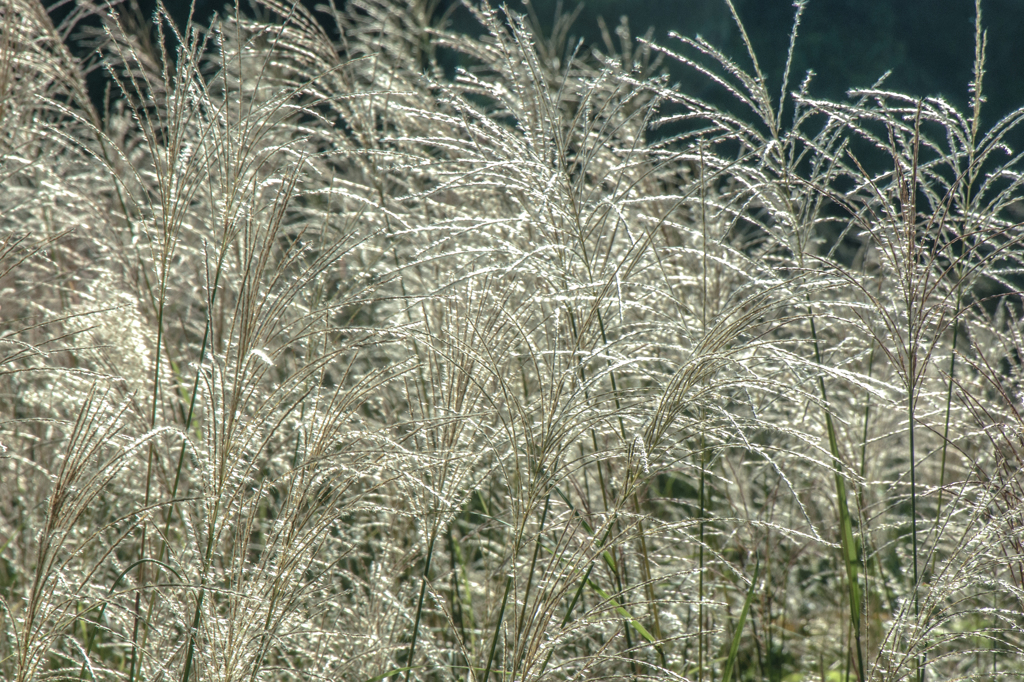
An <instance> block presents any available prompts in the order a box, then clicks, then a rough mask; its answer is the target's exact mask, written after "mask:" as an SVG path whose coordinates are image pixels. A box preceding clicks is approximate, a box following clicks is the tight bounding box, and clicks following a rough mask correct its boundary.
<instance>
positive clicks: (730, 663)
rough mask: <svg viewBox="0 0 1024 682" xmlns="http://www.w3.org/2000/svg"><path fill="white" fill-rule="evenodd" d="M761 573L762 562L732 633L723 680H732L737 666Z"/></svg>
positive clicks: (755, 569)
mask: <svg viewBox="0 0 1024 682" xmlns="http://www.w3.org/2000/svg"><path fill="white" fill-rule="evenodd" d="M760 573H761V562H760V560H758V562H757V563H756V564H754V577H753V578H752V579H751V581H750V588H749V589H748V590H747V597H746V599H744V600H743V610H741V611H740V617H739V618H738V619H737V620H736V632H734V633H733V635H732V645H731V646H730V647H729V658H727V659H726V661H725V669H724V670H723V671H722V682H730V681H731V680H732V671H733V669H734V668H735V667H736V655H737V654H738V653H739V651H740V639H741V638H742V636H743V626H744V625H745V624H746V622H747V614H748V613H749V612H750V604H751V602H753V601H754V588H755V587H756V586H757V579H758V577H759V575H760Z"/></svg>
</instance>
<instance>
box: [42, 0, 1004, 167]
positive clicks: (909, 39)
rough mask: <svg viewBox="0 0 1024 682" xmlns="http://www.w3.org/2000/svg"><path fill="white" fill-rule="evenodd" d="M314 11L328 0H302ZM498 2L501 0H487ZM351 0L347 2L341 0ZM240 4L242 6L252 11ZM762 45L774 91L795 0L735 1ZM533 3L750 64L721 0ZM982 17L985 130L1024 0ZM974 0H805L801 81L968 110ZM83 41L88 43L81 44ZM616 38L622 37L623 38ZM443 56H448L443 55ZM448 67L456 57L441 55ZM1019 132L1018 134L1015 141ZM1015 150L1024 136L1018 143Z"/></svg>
mask: <svg viewBox="0 0 1024 682" xmlns="http://www.w3.org/2000/svg"><path fill="white" fill-rule="evenodd" d="M303 2H304V4H305V5H306V6H307V7H310V8H311V9H314V10H315V9H316V7H317V6H318V5H323V4H324V3H325V2H329V0H303ZM423 2H425V3H426V4H427V5H428V6H432V7H433V10H434V16H435V21H436V22H442V21H443V22H444V23H446V24H447V25H448V26H449V27H450V28H453V29H456V30H459V31H464V32H476V31H478V30H479V27H478V26H477V25H476V23H475V22H474V20H473V18H472V17H471V16H470V14H469V12H467V11H466V10H465V8H463V7H462V6H461V0H423ZM490 2H491V3H492V4H493V5H495V6H500V5H501V4H503V3H502V2H500V1H499V0H490ZM335 3H336V5H338V6H340V5H344V4H345V0H335ZM47 4H49V5H51V6H52V7H53V8H54V9H53V12H54V13H55V14H57V15H59V14H61V13H62V12H67V11H68V10H69V7H70V4H69V3H62V2H60V1H59V0H49V2H48V3H47ZM155 4H156V3H155V0H129V2H128V3H126V5H129V6H133V7H134V8H137V9H138V14H139V15H140V16H144V17H150V16H152V13H153V9H154V7H155ZM165 4H166V6H167V8H168V9H169V10H170V12H171V13H172V14H173V15H175V16H176V18H177V19H178V21H179V23H180V24H181V25H184V23H185V21H186V18H187V17H188V13H189V10H190V7H194V14H193V16H194V18H195V19H197V20H198V21H200V22H201V23H204V24H206V23H208V22H209V18H210V16H211V15H212V14H213V13H214V12H217V11H220V10H222V9H223V8H224V6H225V3H224V2H222V1H221V0H196V2H195V3H194V5H193V4H192V3H189V2H187V1H186V0H167V1H166V2H165ZM246 4H247V3H245V2H243V3H242V5H243V6H242V8H241V9H242V11H246V8H245V5H246ZM504 4H507V5H508V6H509V8H510V9H513V10H516V11H519V12H523V13H526V12H528V11H529V10H530V9H531V8H528V7H527V5H526V4H525V3H524V2H523V1H522V0H510V1H509V2H507V3H504ZM733 4H734V6H735V7H736V10H737V11H738V12H739V14H740V17H741V19H742V20H743V22H744V24H745V25H746V28H747V32H748V34H749V36H750V40H751V42H752V43H753V46H754V49H755V51H756V52H757V54H758V58H759V60H760V65H761V68H762V69H764V71H765V74H766V75H767V76H768V78H769V79H770V81H771V85H772V86H773V89H775V88H778V87H779V86H780V85H781V73H782V69H783V67H784V62H785V57H786V48H787V41H788V37H789V32H790V29H791V28H792V22H793V15H794V11H795V10H794V6H793V2H792V0H734V3H733ZM532 5H533V7H532V10H533V12H534V15H535V17H536V18H537V19H539V21H540V23H541V24H542V26H543V27H544V29H545V31H546V32H550V30H551V28H552V25H553V22H554V19H555V17H556V16H557V15H558V14H569V15H572V14H576V13H578V14H577V16H576V19H575V21H574V22H573V23H572V25H571V28H570V30H569V32H568V38H569V40H568V44H570V45H574V44H575V43H576V41H577V40H582V41H583V43H584V46H588V45H594V46H598V47H600V46H602V45H603V38H602V32H601V22H602V21H603V22H604V24H605V26H606V27H607V29H608V31H609V33H610V34H612V35H613V36H614V34H615V32H616V30H617V29H618V28H619V26H620V25H621V23H620V22H621V18H622V17H627V19H628V25H629V30H630V32H631V33H632V34H633V35H634V36H636V35H644V34H645V33H646V32H647V31H648V30H650V31H651V37H652V38H653V39H654V40H655V41H657V42H658V43H659V44H662V45H666V46H670V47H671V46H673V43H677V42H678V41H675V40H673V39H672V38H670V37H669V33H670V32H676V33H678V34H680V35H685V36H693V35H697V34H700V35H702V36H703V37H705V38H707V39H708V40H709V41H710V42H711V43H712V44H714V45H716V46H718V47H719V48H721V49H722V51H723V52H725V54H727V55H729V56H731V57H733V58H734V59H737V60H738V61H739V62H740V64H741V65H742V66H744V67H746V66H749V63H748V60H746V59H745V55H746V49H745V47H744V45H743V41H742V36H741V35H740V33H739V30H738V29H737V28H736V25H735V22H734V21H733V19H732V17H731V16H730V13H729V9H728V6H727V5H726V3H725V2H724V0H586V2H583V3H576V2H572V1H571V0H570V1H567V2H563V1H562V0H534V1H533V2H532ZM982 11H983V17H982V23H983V26H984V28H985V30H986V31H987V32H988V50H987V60H986V74H985V83H984V91H985V96H986V100H987V104H986V109H985V111H984V113H983V116H982V128H983V129H984V128H988V127H990V126H991V125H993V124H994V123H995V122H996V121H997V120H998V119H999V118H1002V117H1003V116H1005V115H1006V114H1008V113H1009V112H1011V111H1013V110H1014V109H1015V108H1017V107H1019V106H1021V104H1022V103H1024V75H1022V74H1024V0H983V2H982ZM973 41H974V1H973V0H808V2H807V7H806V10H805V11H804V14H803V18H802V20H801V25H800V36H799V41H798V43H797V49H796V54H795V64H794V67H795V68H794V76H795V77H796V82H795V83H792V84H791V87H796V86H798V85H799V83H800V80H802V77H803V74H805V73H806V72H807V71H808V70H811V71H813V72H814V74H815V75H814V78H813V80H812V82H811V88H810V94H811V96H813V97H820V98H827V99H833V100H839V99H843V98H844V97H845V94H846V92H847V91H848V90H849V89H850V88H859V87H868V86H870V85H872V84H873V83H874V82H875V81H876V80H877V79H878V78H879V77H880V76H881V75H882V74H884V73H885V72H886V71H891V72H892V73H891V75H890V76H889V78H888V79H887V80H886V82H885V87H886V88H888V89H892V90H898V91H900V92H904V93H907V94H913V95H918V96H921V97H927V96H932V95H941V96H943V97H945V98H946V99H947V100H949V101H950V102H951V103H953V104H954V105H955V106H956V107H957V108H959V109H961V110H966V108H967V101H968V91H967V84H968V83H969V82H970V81H971V68H972V63H973V58H974V52H973V51H974V43H973ZM85 42H86V44H87V41H85ZM616 42H617V39H616ZM442 59H443V56H442ZM444 66H445V67H446V68H448V69H453V68H454V67H455V66H456V64H453V63H445V64H444ZM669 68H670V78H671V79H672V80H673V81H677V82H680V83H682V84H684V85H685V86H686V87H687V88H688V91H689V92H690V93H691V94H693V95H695V96H697V97H700V98H702V99H704V100H707V101H711V102H715V103H719V101H721V102H726V101H727V100H726V98H725V97H724V96H723V95H722V93H718V92H715V91H714V87H713V85H712V84H711V83H710V82H709V81H708V79H706V78H701V77H698V76H697V75H696V74H694V73H688V72H687V71H686V70H685V69H684V68H682V67H681V66H680V65H679V64H676V63H675V62H672V65H671V67H669ZM1019 137H1020V136H1019V135H1018V138H1019ZM1013 142H1014V145H1015V146H1016V147H1018V148H1019V147H1021V146H1024V140H1021V139H1015V140H1013Z"/></svg>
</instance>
